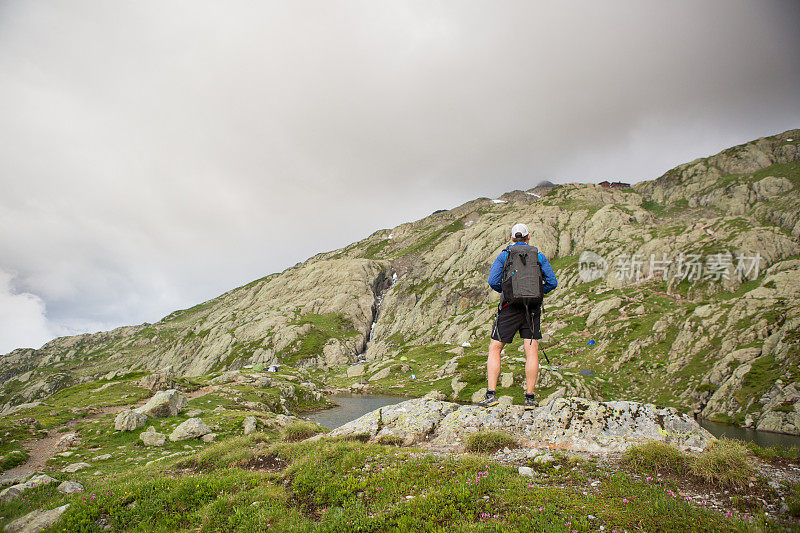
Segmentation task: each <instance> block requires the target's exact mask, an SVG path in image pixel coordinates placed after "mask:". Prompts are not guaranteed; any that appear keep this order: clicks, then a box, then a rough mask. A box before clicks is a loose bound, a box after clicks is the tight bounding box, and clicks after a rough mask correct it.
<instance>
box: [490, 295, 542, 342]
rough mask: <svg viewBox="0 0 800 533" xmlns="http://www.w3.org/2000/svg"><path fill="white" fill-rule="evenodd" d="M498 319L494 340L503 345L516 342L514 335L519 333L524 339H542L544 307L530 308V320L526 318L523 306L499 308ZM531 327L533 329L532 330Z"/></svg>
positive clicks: (494, 328)
mask: <svg viewBox="0 0 800 533" xmlns="http://www.w3.org/2000/svg"><path fill="white" fill-rule="evenodd" d="M498 309H499V310H498V312H497V319H496V320H495V321H494V327H493V328H492V338H493V339H494V340H496V341H500V342H502V343H503V344H509V343H510V342H511V341H513V340H514V335H516V334H517V332H518V331H519V336H520V337H522V338H523V339H541V338H542V332H541V330H540V328H541V321H542V306H541V305H535V306H533V307H531V306H528V311H530V314H531V315H530V318H528V317H526V316H525V306H524V305H522V304H508V305H505V306H503V304H502V303H501V304H500V305H499V306H498ZM531 326H533V329H532V330H531Z"/></svg>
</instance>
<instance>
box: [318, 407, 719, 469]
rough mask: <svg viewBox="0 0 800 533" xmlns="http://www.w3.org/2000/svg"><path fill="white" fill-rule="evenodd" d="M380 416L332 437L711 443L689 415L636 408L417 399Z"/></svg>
mask: <svg viewBox="0 0 800 533" xmlns="http://www.w3.org/2000/svg"><path fill="white" fill-rule="evenodd" d="M380 413H381V414H380V418H379V415H378V410H375V411H373V412H371V413H367V414H366V415H364V416H362V417H361V418H358V419H356V420H354V421H352V422H349V423H347V424H344V425H343V426H340V427H338V428H336V429H334V430H333V431H331V432H330V433H329V435H330V436H342V435H355V434H368V435H370V440H371V441H375V440H377V439H380V438H381V437H382V436H384V435H385V436H391V437H395V438H400V439H401V440H402V441H403V442H404V443H405V444H406V445H410V444H414V443H418V442H429V445H430V446H433V447H436V448H461V447H463V442H464V439H465V438H466V437H467V436H468V435H470V434H472V433H475V432H478V431H484V430H494V431H504V432H506V433H509V434H511V435H512V436H514V437H515V438H516V439H517V440H518V442H519V444H520V445H521V446H523V447H525V446H533V447H538V448H552V447H553V446H555V447H557V448H559V449H565V450H573V451H581V452H597V453H600V452H602V453H606V452H619V451H623V450H626V449H627V448H628V447H630V446H631V445H633V444H635V443H637V442H643V441H647V440H659V441H663V442H669V443H672V444H674V445H676V446H678V447H680V448H684V449H687V448H689V447H691V448H696V449H702V448H704V447H705V446H706V445H707V444H708V443H709V442H710V441H711V440H712V439H713V437H712V436H711V434H710V433H708V432H707V431H706V430H704V429H703V428H701V427H700V426H699V425H698V424H697V422H696V421H695V420H694V419H693V418H692V417H690V416H689V415H685V414H681V413H679V412H678V411H676V410H674V409H671V408H657V407H655V406H654V405H649V404H640V403H636V402H605V403H603V402H597V401H592V400H586V399H583V398H559V399H556V400H554V401H553V402H552V403H551V404H549V405H546V406H544V407H540V408H539V409H535V410H530V411H526V410H525V408H524V407H523V406H521V405H508V406H499V405H498V406H496V407H493V408H490V409H486V408H485V407H480V406H477V405H459V404H455V403H451V402H442V401H438V400H429V399H425V398H417V399H414V400H407V401H404V402H401V403H398V404H395V405H391V406H387V407H383V408H381V409H380ZM546 460H547V458H542V459H540V461H546Z"/></svg>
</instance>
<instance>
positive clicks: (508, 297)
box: [500, 244, 543, 307]
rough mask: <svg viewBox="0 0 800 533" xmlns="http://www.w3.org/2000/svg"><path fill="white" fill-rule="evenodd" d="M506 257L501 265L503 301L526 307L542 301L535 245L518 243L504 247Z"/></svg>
mask: <svg viewBox="0 0 800 533" xmlns="http://www.w3.org/2000/svg"><path fill="white" fill-rule="evenodd" d="M506 252H508V257H507V258H506V262H505V264H504V265H503V278H502V281H501V282H500V287H501V288H502V289H503V301H504V302H508V303H512V304H523V305H525V306H526V307H528V306H536V305H540V304H541V303H542V296H543V292H542V265H541V264H540V263H539V250H538V249H537V248H536V247H535V246H529V245H527V244H518V245H516V246H509V247H508V248H506Z"/></svg>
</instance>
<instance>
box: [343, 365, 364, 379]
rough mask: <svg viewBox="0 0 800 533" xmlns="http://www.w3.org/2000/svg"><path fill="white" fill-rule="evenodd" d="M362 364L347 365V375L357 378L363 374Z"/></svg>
mask: <svg viewBox="0 0 800 533" xmlns="http://www.w3.org/2000/svg"><path fill="white" fill-rule="evenodd" d="M364 368H365V366H364V365H350V366H348V367H347V377H348V378H357V377H358V376H363V375H364Z"/></svg>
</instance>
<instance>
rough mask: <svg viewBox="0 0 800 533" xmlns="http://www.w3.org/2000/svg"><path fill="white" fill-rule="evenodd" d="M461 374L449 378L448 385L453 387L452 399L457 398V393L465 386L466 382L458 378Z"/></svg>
mask: <svg viewBox="0 0 800 533" xmlns="http://www.w3.org/2000/svg"><path fill="white" fill-rule="evenodd" d="M460 377H461V374H458V375H456V376H453V379H451V380H450V387H451V388H452V389H453V396H452V397H453V399H456V398H458V395H459V394H461V391H462V390H464V387H466V386H467V384H466V383H464V382H463V381H460V380H459V378H460Z"/></svg>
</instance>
